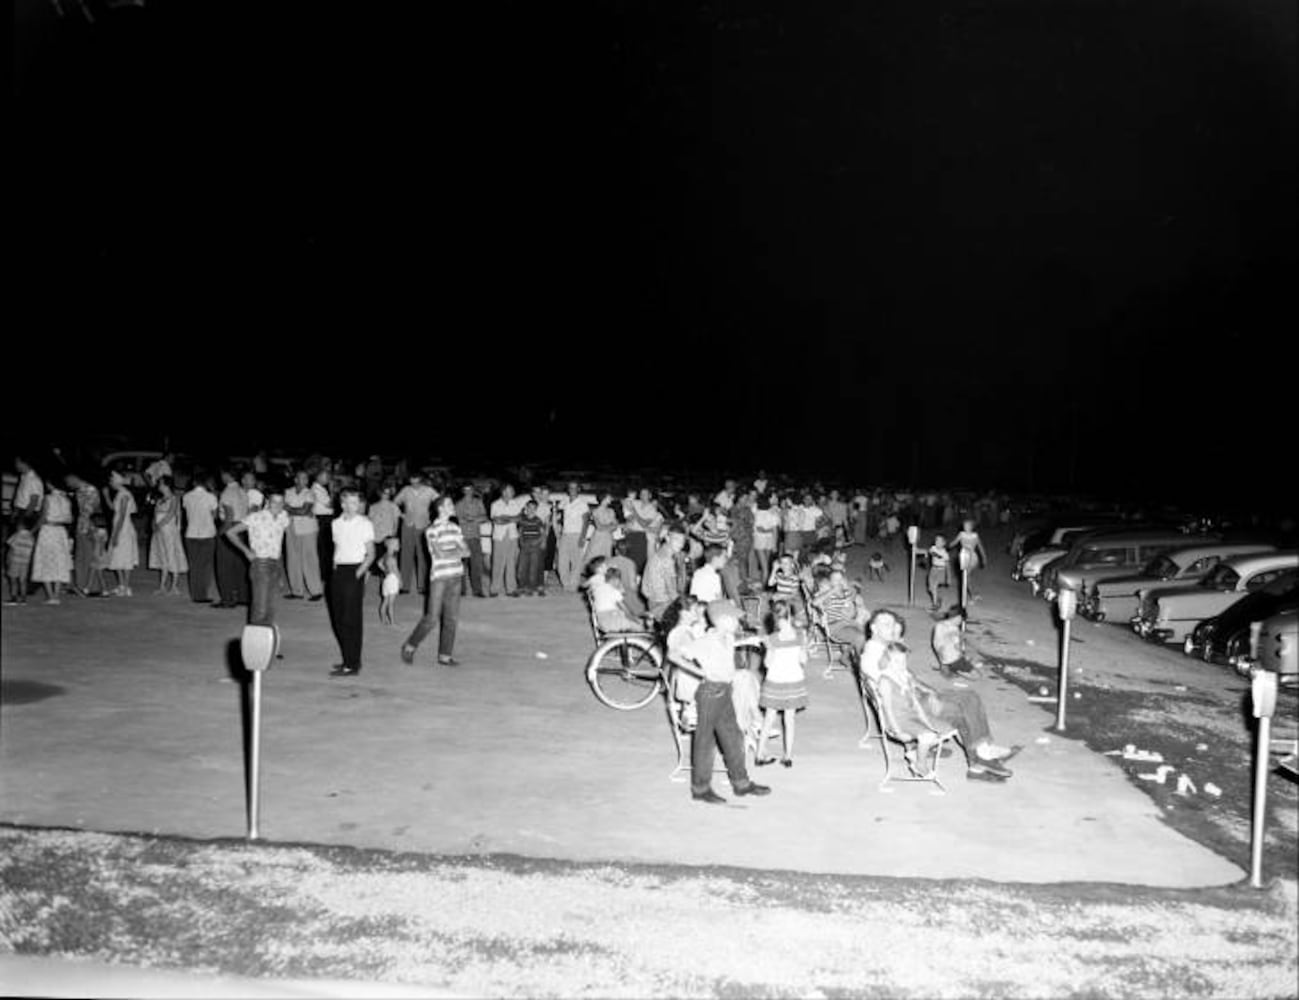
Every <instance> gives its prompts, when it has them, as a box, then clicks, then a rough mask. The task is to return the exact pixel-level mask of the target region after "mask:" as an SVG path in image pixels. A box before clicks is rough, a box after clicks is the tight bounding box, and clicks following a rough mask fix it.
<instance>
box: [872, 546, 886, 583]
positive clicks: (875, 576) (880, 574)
mask: <svg viewBox="0 0 1299 1000" xmlns="http://www.w3.org/2000/svg"><path fill="white" fill-rule="evenodd" d="M867 568H868V569H869V570H870V578H871V579H872V580H878V581H879V582H880V583H883V582H884V574H885V573H887V572H888V571H889V564H888V563H886V562H885V561H884V554H883V553H882V552H872V553H871V558H870V562H869V563H867Z"/></svg>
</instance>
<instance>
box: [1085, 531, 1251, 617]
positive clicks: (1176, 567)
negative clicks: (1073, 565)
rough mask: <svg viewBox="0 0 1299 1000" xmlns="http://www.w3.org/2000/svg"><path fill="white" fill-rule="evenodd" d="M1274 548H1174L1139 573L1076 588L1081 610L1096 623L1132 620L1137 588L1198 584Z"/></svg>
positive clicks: (1100, 579)
mask: <svg viewBox="0 0 1299 1000" xmlns="http://www.w3.org/2000/svg"><path fill="white" fill-rule="evenodd" d="M1274 551H1276V547H1275V546H1272V545H1264V544H1261V543H1258V544H1235V545H1228V544H1226V543H1219V544H1215V545H1189V546H1186V547H1184V548H1177V549H1171V550H1170V551H1168V552H1163V553H1160V554H1158V555H1156V556H1155V557H1154V558H1152V559H1151V560H1150V561H1149V562H1148V563H1146V565H1145V566H1144V567H1142V569H1141V571H1140V572H1139V573H1123V574H1120V575H1118V576H1110V577H1108V578H1100V577H1095V578H1093V579H1091V580H1090V582H1087V583H1084V584H1083V585H1081V586H1079V587H1076V588H1074V589H1076V590H1077V591H1078V611H1079V613H1080V614H1081V615H1082V616H1083V617H1084V618H1089V619H1091V620H1092V621H1094V622H1103V621H1105V619H1107V618H1112V619H1114V620H1115V621H1130V620H1131V618H1132V616H1133V615H1135V614H1136V613H1137V591H1138V590H1141V589H1142V588H1143V587H1159V586H1165V585H1166V586H1172V587H1176V586H1181V585H1182V584H1187V583H1196V582H1198V581H1199V580H1200V579H1202V578H1203V577H1204V576H1206V575H1207V574H1208V572H1209V571H1210V570H1211V569H1213V567H1215V566H1217V565H1218V563H1220V562H1222V560H1224V559H1230V558H1231V557H1233V556H1247V555H1254V554H1255V553H1259V552H1274ZM1062 578H1063V577H1062Z"/></svg>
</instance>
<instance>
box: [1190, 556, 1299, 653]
mask: <svg viewBox="0 0 1299 1000" xmlns="http://www.w3.org/2000/svg"><path fill="white" fill-rule="evenodd" d="M1296 609H1299V570H1291V571H1290V572H1288V573H1282V574H1281V575H1280V576H1278V577H1277V578H1276V579H1275V580H1273V581H1272V582H1271V583H1269V584H1267V585H1266V586H1265V587H1262V588H1261V589H1259V590H1256V591H1254V592H1253V593H1250V594H1246V595H1245V596H1244V597H1242V598H1241V599H1240V600H1239V601H1237V602H1236V603H1235V604H1233V605H1232V606H1231V607H1229V608H1228V609H1227V610H1226V611H1224V612H1223V613H1222V614H1220V615H1214V616H1213V617H1212V618H1206V619H1205V620H1204V621H1202V622H1200V624H1198V625H1196V626H1195V628H1193V629H1192V630H1191V633H1190V634H1189V635H1188V636H1187V637H1186V639H1185V640H1184V641H1183V643H1182V651H1183V652H1184V653H1186V655H1187V656H1198V657H1199V658H1200V659H1202V660H1204V661H1205V662H1207V663H1230V664H1232V665H1233V666H1235V665H1237V663H1238V661H1239V660H1240V658H1242V657H1245V658H1248V655H1249V626H1250V623H1251V622H1258V621H1262V620H1263V619H1265V618H1271V617H1272V616H1273V615H1278V614H1281V613H1282V612H1283V611H1294V610H1296Z"/></svg>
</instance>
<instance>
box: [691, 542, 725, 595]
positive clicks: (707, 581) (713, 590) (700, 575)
mask: <svg viewBox="0 0 1299 1000" xmlns="http://www.w3.org/2000/svg"><path fill="white" fill-rule="evenodd" d="M725 565H726V550H725V549H724V548H722V547H721V546H720V545H709V546H708V547H707V548H706V549H704V564H703V565H702V566H700V567H699V568H698V569H697V570H695V573H694V576H692V577H691V578H690V596H692V597H695V598H698V600H699V601H700V602H701V603H703V604H711V603H712V602H713V601H720V600H721V599H722V567H723V566H725Z"/></svg>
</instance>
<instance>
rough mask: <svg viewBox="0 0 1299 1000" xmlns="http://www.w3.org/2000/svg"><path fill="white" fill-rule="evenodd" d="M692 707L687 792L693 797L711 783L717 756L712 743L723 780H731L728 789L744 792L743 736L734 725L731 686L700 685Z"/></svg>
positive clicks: (710, 683) (747, 777)
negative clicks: (720, 762)
mask: <svg viewBox="0 0 1299 1000" xmlns="http://www.w3.org/2000/svg"><path fill="white" fill-rule="evenodd" d="M695 706H696V708H697V709H698V713H699V721H698V724H697V725H696V726H695V735H694V740H693V744H692V746H691V748H690V790H691V791H692V792H695V793H696V794H699V793H702V792H706V791H708V789H709V787H710V786H711V785H712V783H713V761H714V760H715V759H716V754H717V746H716V745H714V742H713V741H714V740H716V742H717V744H718V745H720V746H721V748H722V760H724V761H725V762H726V776H727V777H728V778H730V779H731V787H732V788H736V789H740V788H748V787H749V772H748V771H747V770H746V769H745V767H744V734H743V733H742V732H740V724H739V723H738V722H736V721H735V705H734V703H733V702H732V701H731V685H729V684H719V683H717V682H716V681H701V682H700V684H699V689H698V690H697V691H696V692H695Z"/></svg>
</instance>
